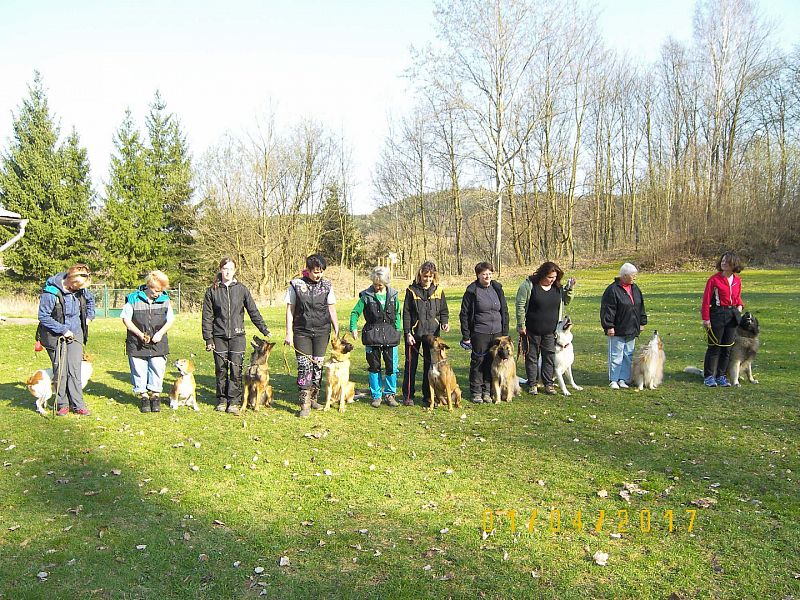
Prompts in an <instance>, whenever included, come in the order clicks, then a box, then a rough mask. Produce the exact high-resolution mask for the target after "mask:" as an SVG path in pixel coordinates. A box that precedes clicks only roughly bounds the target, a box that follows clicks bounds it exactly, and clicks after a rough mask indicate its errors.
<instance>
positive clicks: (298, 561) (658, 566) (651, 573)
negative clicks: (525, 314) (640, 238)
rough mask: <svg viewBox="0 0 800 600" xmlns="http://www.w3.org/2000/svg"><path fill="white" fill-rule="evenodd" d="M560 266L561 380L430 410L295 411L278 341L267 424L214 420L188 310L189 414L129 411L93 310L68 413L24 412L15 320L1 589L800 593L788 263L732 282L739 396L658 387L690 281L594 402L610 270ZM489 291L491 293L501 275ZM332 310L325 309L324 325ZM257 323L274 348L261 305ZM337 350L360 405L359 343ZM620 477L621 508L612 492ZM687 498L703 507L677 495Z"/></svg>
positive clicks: (678, 369) (1, 405)
mask: <svg viewBox="0 0 800 600" xmlns="http://www.w3.org/2000/svg"><path fill="white" fill-rule="evenodd" d="M575 276H576V277H577V278H578V289H577V295H576V298H575V300H574V302H573V304H572V305H571V306H570V310H569V313H570V316H571V317H572V319H573V321H574V322H575V348H576V350H575V352H576V356H577V360H576V365H575V368H574V372H575V377H576V380H577V382H578V383H579V384H580V385H582V386H584V390H583V391H582V392H574V393H573V395H572V396H571V397H569V398H565V397H563V396H561V395H560V394H559V395H558V396H555V397H546V396H543V395H539V396H537V397H536V398H533V397H531V396H527V395H525V396H522V397H520V398H518V399H516V400H515V401H514V402H513V403H511V404H502V405H480V406H475V405H472V404H470V403H469V402H466V403H465V404H466V406H464V407H463V408H462V409H460V410H456V411H453V412H452V413H448V412H447V411H446V410H437V411H435V412H434V413H428V412H426V411H424V410H422V408H421V407H420V406H416V407H414V408H406V407H400V408H396V409H392V408H389V407H386V406H382V407H381V408H380V409H377V410H376V409H373V408H371V407H370V406H369V405H368V403H367V402H365V401H363V400H362V401H360V402H356V403H355V404H353V405H351V406H350V407H348V410H347V412H346V413H345V414H344V415H340V414H338V413H337V412H333V411H331V412H328V413H321V412H315V413H313V414H312V416H311V417H310V418H308V419H303V420H300V419H298V418H296V417H295V412H296V400H295V399H296V395H297V393H296V389H295V386H294V383H293V376H292V375H289V374H287V373H286V371H285V369H284V364H283V359H282V355H281V352H280V350H279V349H278V350H276V351H275V352H273V355H272V357H271V360H270V364H271V368H272V373H273V378H272V383H273V385H274V387H275V396H276V401H275V402H274V404H273V408H272V409H267V410H264V411H262V412H261V413H259V414H257V415H254V414H253V413H247V414H246V415H245V416H244V417H234V416H231V415H227V414H220V413H215V412H214V411H213V403H214V393H213V383H214V382H213V362H212V359H211V357H210V356H209V355H208V354H207V353H205V352H204V351H203V342H202V339H201V337H200V322H199V316H198V315H179V317H178V322H177V324H176V326H175V327H174V328H173V329H172V331H171V332H170V334H169V336H170V345H171V347H172V351H173V354H172V357H173V358H177V357H185V356H189V355H193V357H194V360H195V362H196V363H197V379H198V383H199V387H200V404H201V411H200V412H199V413H193V412H191V411H189V410H188V409H186V408H183V409H181V410H180V411H178V412H173V411H170V410H169V409H166V410H165V411H163V412H162V413H160V414H155V415H148V414H144V415H143V414H140V413H139V411H138V406H137V404H136V402H135V400H134V398H133V396H132V395H131V389H130V383H129V374H128V367H127V360H126V358H125V356H124V354H123V341H124V334H123V331H124V328H123V326H122V324H121V322H119V321H118V320H117V319H108V320H100V321H96V322H94V323H93V324H92V326H91V334H90V342H89V351H90V352H92V353H93V355H94V356H95V376H94V378H93V380H92V381H91V382H90V383H89V385H88V387H87V390H86V393H87V401H88V405H89V407H90V408H91V410H92V415H91V416H90V417H84V418H80V417H76V416H74V415H70V416H69V417H65V418H58V419H56V418H53V417H51V416H48V417H41V416H39V415H38V414H36V412H35V411H34V408H33V400H32V398H31V397H30V396H29V394H28V393H27V391H26V390H25V388H24V386H23V385H22V383H21V382H22V381H23V380H24V379H26V378H27V376H28V375H29V374H30V372H32V371H33V370H34V369H36V368H43V367H44V366H49V362H48V360H47V357H46V355H44V353H42V354H41V355H39V356H35V355H34V352H33V338H34V326H33V325H30V326H19V325H17V326H11V325H7V326H4V327H3V328H2V329H0V344H1V345H2V361H0V417H1V418H0V462H2V465H3V466H2V472H0V597H3V598H55V597H58V598H79V597H80V598H93V597H96V598H158V599H162V598H251V597H253V598H255V597H259V596H262V595H263V596H265V597H267V598H311V597H320V598H368V597H376V598H377V597H380V598H448V597H453V598H475V597H481V598H483V597H485V598H540V597H541V598H670V597H671V598H706V597H707V598H786V597H790V596H792V595H794V596H795V597H797V596H800V580H799V579H798V578H800V554H799V552H798V548H800V526H798V517H800V487H799V486H798V481H799V480H800V459H798V450H800V448H799V447H798V446H799V445H800V436H798V430H799V429H800V427H798V409H799V408H800V405H799V404H798V397H799V396H800V394H798V381H800V367H799V366H798V352H797V344H798V342H797V339H798V331H800V316H798V314H799V313H800V271H798V270H780V271H778V270H772V271H755V270H753V271H745V273H744V277H743V280H744V294H743V295H744V298H745V302H746V303H747V307H748V308H749V309H751V310H752V311H754V313H755V314H756V315H757V316H758V318H759V320H760V323H761V327H762V347H761V352H760V354H759V357H758V359H757V361H756V368H755V371H756V373H757V375H756V376H757V378H758V379H759V380H760V382H761V383H760V384H759V385H751V384H749V383H747V382H745V383H744V385H743V386H742V387H741V388H740V389H706V388H704V387H703V386H702V385H701V382H700V379H699V377H696V376H691V375H686V374H684V373H683V372H682V370H683V368H684V367H685V366H686V365H689V364H694V365H698V366H702V359H703V353H704V350H705V346H704V341H703V335H702V330H701V327H700V316H699V311H698V305H699V301H700V297H701V294H702V289H703V285H704V283H705V280H706V278H707V276H708V274H705V273H690V274H672V275H654V274H648V273H644V274H642V275H640V277H639V281H638V283H639V285H640V287H641V288H642V290H643V292H644V294H645V301H646V304H647V309H648V313H649V320H650V324H649V326H648V327H647V329H646V333H645V336H649V334H650V333H651V332H652V330H653V329H654V328H657V329H658V330H659V332H660V333H661V334H662V336H663V339H664V343H665V350H666V353H667V369H666V378H665V382H664V384H663V386H662V387H660V388H659V389H658V390H655V391H645V392H636V391H634V390H621V391H612V390H610V389H609V388H608V387H607V381H606V362H605V357H606V342H605V338H604V337H603V335H602V331H601V330H600V328H599V323H598V312H599V303H600V295H601V294H602V291H603V289H604V287H605V285H606V284H607V283H608V282H609V281H610V280H611V278H612V276H613V273H612V272H611V271H609V270H591V271H581V272H578V273H576V274H575ZM505 283H506V288H507V291H508V295H509V298H510V299H513V293H514V291H515V290H516V285H517V284H518V283H519V282H518V281H513V282H505ZM448 293H449V296H450V298H451V304H450V310H451V315H452V316H453V318H452V322H453V325H454V327H453V329H454V331H453V332H452V333H450V334H448V335H447V336H446V339H448V340H450V341H451V342H453V344H452V346H453V347H454V348H455V349H454V350H453V351H452V355H451V358H452V359H453V362H454V364H455V366H456V374H457V376H458V377H459V382H460V383H461V386H462V389H463V390H464V391H465V392H467V390H468V386H467V361H468V356H467V353H466V352H464V351H462V350H460V349H458V347H457V341H458V333H457V330H458V327H457V315H458V305H459V303H458V300H460V295H461V290H450V291H449V292H448ZM350 308H351V303H350V302H349V301H348V302H347V304H346V305H345V304H344V303H342V305H341V306H340V307H339V309H340V310H339V314H340V320H341V323H342V324H343V325H344V323H345V322H346V318H347V315H348V314H349V310H350ZM265 315H266V316H267V318H268V321H269V324H270V327H271V329H272V331H273V332H274V333H273V339H274V340H276V341H278V342H280V340H282V338H283V326H282V322H283V313H282V311H280V310H279V309H269V310H267V311H265ZM512 326H513V319H512ZM249 332H250V334H252V333H255V328H254V327H252V326H250V327H249ZM353 356H354V365H353V369H352V373H353V379H354V380H355V381H356V385H357V387H359V388H361V389H364V388H366V363H365V360H364V353H363V347H361V345H360V344H359V345H358V346H357V347H356V350H355V351H354V353H353ZM288 358H289V363H290V365H291V367H292V370H294V368H295V363H294V359H293V356H289V357H288ZM519 373H520V374H523V373H524V370H523V368H522V365H521V364H520V365H519ZM174 376H175V374H174V369H172V368H170V370H169V374H168V377H167V383H168V384H171V382H172V381H173V380H174ZM466 396H468V394H466V393H465V397H466ZM193 467H194V468H193ZM624 482H627V483H633V484H636V485H637V486H638V487H639V489H641V491H642V492H644V493H642V494H638V493H635V492H634V493H631V499H630V502H629V503H628V502H626V501H625V500H624V499H623V498H622V497H620V495H619V492H620V491H621V490H622V486H623V483H624ZM601 490H606V491H607V493H608V496H607V497H605V498H603V497H601V496H600V495H598V492H600V491H601ZM701 498H711V499H713V500H715V501H716V502H715V503H713V504H712V505H711V506H710V507H709V508H701V507H697V506H695V505H693V504H692V501H694V500H698V499H701ZM487 510H488V511H491V513H485V511H487ZM690 510H696V514H695V516H694V518H693V522H691V525H692V530H691V531H689V526H690V521H691V519H692V514H691V513H690V512H688V511H690ZM511 511H514V512H513V518H514V524H513V529H512V523H511V515H512V513H511ZM533 511H536V518H535V519H533V521H532V520H531V517H532V514H533ZM601 511H603V512H602V514H603V519H604V520H603V522H602V523H601V524H600V527H599V528H598V527H597V526H598V520H599V519H600V515H601ZM625 511H627V513H626V512H625ZM497 513H501V514H497ZM503 513H504V514H503ZM578 513H580V518H578ZM489 514H491V517H489V516H488V515H489ZM648 516H649V519H650V524H649V527H648ZM670 518H671V520H672V531H670V530H669V529H670V528H669V522H670ZM490 524H491V527H490V526H489V525H490ZM484 529H491V531H490V532H489V533H484ZM597 551H602V552H605V553H607V554H608V555H609V557H608V561H607V565H606V566H600V565H598V564H596V563H595V561H594V560H593V559H592V556H593V555H594V554H595V552H597ZM287 561H288V562H287ZM281 562H283V563H286V564H284V565H283V566H282V565H281ZM40 572H43V573H47V576H46V578H44V579H43V580H40V579H39V578H38V577H37V574H39V573H40Z"/></svg>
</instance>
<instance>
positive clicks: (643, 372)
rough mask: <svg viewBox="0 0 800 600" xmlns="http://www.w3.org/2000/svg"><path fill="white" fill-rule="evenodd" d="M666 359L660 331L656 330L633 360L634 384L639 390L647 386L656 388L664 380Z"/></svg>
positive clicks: (652, 388)
mask: <svg viewBox="0 0 800 600" xmlns="http://www.w3.org/2000/svg"><path fill="white" fill-rule="evenodd" d="M666 361H667V355H666V354H664V344H663V343H662V342H661V338H660V337H659V335H658V331H654V332H653V337H652V338H650V341H649V342H648V343H647V345H646V346H645V347H644V348H642V351H641V352H640V353H639V355H638V356H637V357H636V358H635V359H634V360H633V384H634V385H635V386H637V387H638V388H639V390H643V389H644V388H645V387H647V388H648V389H651V390H654V389H656V388H657V387H658V386H659V385H661V382H662V381H664V363H665V362H666Z"/></svg>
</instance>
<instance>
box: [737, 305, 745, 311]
mask: <svg viewBox="0 0 800 600" xmlns="http://www.w3.org/2000/svg"><path fill="white" fill-rule="evenodd" d="M736 310H738V311H739V312H742V311H743V310H744V306H737V307H736Z"/></svg>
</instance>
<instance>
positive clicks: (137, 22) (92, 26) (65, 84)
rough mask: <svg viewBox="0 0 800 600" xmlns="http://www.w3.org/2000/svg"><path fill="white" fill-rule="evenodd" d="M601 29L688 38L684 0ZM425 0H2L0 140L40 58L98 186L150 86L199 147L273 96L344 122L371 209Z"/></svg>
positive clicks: (53, 99) (422, 24)
mask: <svg viewBox="0 0 800 600" xmlns="http://www.w3.org/2000/svg"><path fill="white" fill-rule="evenodd" d="M598 6H599V8H600V10H601V11H602V13H601V15H602V16H601V18H600V26H601V28H602V29H603V32H604V35H605V36H606V40H607V41H608V43H609V44H610V45H611V46H613V47H617V48H619V49H621V50H626V51H628V52H629V53H630V54H631V56H632V57H634V58H639V59H641V60H644V61H650V60H654V59H655V58H656V57H657V56H658V48H659V46H660V44H661V42H663V41H664V39H666V36H667V35H669V34H671V35H673V36H674V37H676V38H677V39H688V38H689V36H690V35H691V21H692V14H693V10H694V2H693V1H691V0H673V1H672V2H669V3H668V2H664V1H657V2H650V1H648V0H603V1H602V2H598ZM761 7H762V11H763V12H764V13H766V14H767V15H770V16H772V17H774V18H776V19H778V20H779V23H780V29H779V37H778V41H779V42H780V43H781V44H782V45H784V46H786V47H788V45H789V44H790V43H792V42H800V2H798V1H796V0H773V1H771V2H762V4H761ZM432 9H433V3H432V1H431V0H403V1H397V0H393V1H389V0H371V1H354V0H351V1H344V0H327V1H318V2H314V1H311V0H285V1H280V2H278V1H273V0H262V1H256V0H228V1H218V0H214V1H204V0H192V1H187V0H177V1H175V0H131V1H117V0H95V1H88V0H72V1H70V2H64V1H63V0H58V1H56V0H40V1H35V2H31V1H29V0H24V1H19V0H0V15H2V17H1V18H0V73H2V81H3V85H2V87H0V148H2V149H3V150H5V149H6V148H7V146H8V138H9V136H10V134H11V121H12V112H16V110H17V108H18V107H19V105H20V102H21V100H22V98H23V97H24V96H25V95H26V93H27V87H26V86H27V84H29V83H30V82H31V81H32V79H33V71H34V70H35V69H38V70H39V71H40V72H41V73H42V76H43V78H44V83H45V86H46V88H47V91H48V97H49V100H50V107H51V110H52V111H53V112H54V113H55V114H56V116H57V117H58V119H59V121H60V124H61V127H62V133H67V132H68V131H69V130H70V129H71V128H72V127H75V128H76V129H77V131H78V133H79V135H80V137H81V142H82V144H83V145H84V146H86V147H87V149H88V151H89V159H90V161H91V164H92V171H93V176H94V181H95V187H96V189H97V191H102V187H101V186H102V182H103V181H104V180H105V179H106V177H107V170H108V164H109V157H110V155H111V152H112V151H113V145H112V136H113V134H114V132H115V131H116V130H117V128H118V126H119V124H120V123H121V121H122V118H123V114H124V111H125V109H126V108H128V107H130V109H131V110H132V111H133V114H134V118H135V119H136V121H137V123H138V124H139V125H140V127H143V126H144V115H145V113H146V111H147V108H148V105H149V104H150V102H151V101H152V98H153V94H154V92H155V90H156V89H158V90H160V91H161V95H162V97H163V99H164V100H165V101H166V102H167V106H168V109H170V110H171V111H173V112H175V113H177V115H178V117H179V118H180V120H181V123H182V124H183V128H184V131H185V132H186V134H187V136H188V140H189V143H190V146H191V150H192V152H193V154H194V155H195V156H198V157H199V156H200V155H202V153H203V152H204V150H205V149H206V148H207V147H208V146H209V145H212V144H213V143H214V142H215V141H216V140H218V139H219V138H220V136H221V135H222V134H223V133H225V132H226V131H232V132H234V133H236V132H241V131H244V130H246V129H247V128H248V127H252V126H253V124H254V122H255V120H256V118H257V116H259V115H262V116H263V115H264V114H266V113H267V111H268V110H270V107H272V109H274V110H275V112H276V117H277V121H278V123H279V124H287V125H288V124H290V123H292V122H294V121H296V120H297V119H299V118H301V117H303V116H311V117H314V118H315V119H317V120H320V121H321V122H323V123H324V124H325V125H326V126H327V127H328V128H329V129H330V130H332V131H334V132H337V133H341V134H342V135H343V136H344V138H345V140H346V141H347V142H348V143H349V144H350V146H351V147H352V151H353V160H354V167H355V169H354V176H355V179H356V187H355V188H354V205H355V208H356V210H357V211H358V212H367V211H369V210H370V209H371V205H372V199H373V191H372V187H371V184H370V170H371V169H372V166H373V164H374V162H375V160H376V158H377V156H378V153H379V151H380V148H381V145H382V143H383V139H384V136H385V135H386V130H387V117H388V116H389V115H394V116H399V115H401V114H402V113H403V111H404V110H405V109H407V108H408V106H409V94H408V93H407V82H406V81H405V80H404V79H402V77H401V74H402V72H403V69H404V68H405V67H407V66H408V64H409V47H410V46H411V45H412V44H413V45H415V46H422V45H424V44H425V42H426V41H428V40H430V39H432V38H433V35H434V34H433V28H432V25H433V17H432Z"/></svg>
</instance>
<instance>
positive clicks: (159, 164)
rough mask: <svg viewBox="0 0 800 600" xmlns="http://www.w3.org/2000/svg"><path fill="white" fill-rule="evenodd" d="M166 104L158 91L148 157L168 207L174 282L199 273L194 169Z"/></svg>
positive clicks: (166, 256)
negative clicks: (194, 201)
mask: <svg viewBox="0 0 800 600" xmlns="http://www.w3.org/2000/svg"><path fill="white" fill-rule="evenodd" d="M166 108H167V105H166V103H165V102H164V101H163V100H162V98H161V94H160V93H159V92H158V91H156V95H155V98H154V99H153V103H152V104H151V105H150V112H149V114H148V115H147V118H146V125H147V133H148V136H149V141H150V145H149V147H148V148H147V149H146V151H145V160H146V162H147V166H148V168H149V169H150V173H151V176H152V178H153V179H152V184H153V189H154V192H155V194H156V196H157V197H158V199H159V202H160V204H161V206H162V207H163V210H164V233H165V236H166V239H165V248H164V253H163V254H162V261H163V262H162V267H161V268H162V269H164V270H166V271H167V272H168V273H170V275H171V277H172V278H173V280H174V281H180V280H181V279H183V278H187V277H192V276H194V275H196V274H197V263H198V260H197V253H196V250H195V245H194V241H195V240H194V237H193V235H192V232H193V231H194V229H195V227H196V213H195V209H194V207H193V206H192V205H191V198H192V193H193V191H194V190H193V188H192V168H191V159H190V158H189V150H188V146H187V144H186V138H185V136H184V135H183V133H182V131H181V127H180V123H179V122H178V119H177V117H176V116H175V115H174V114H173V113H168V112H167V110H166Z"/></svg>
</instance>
